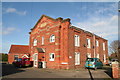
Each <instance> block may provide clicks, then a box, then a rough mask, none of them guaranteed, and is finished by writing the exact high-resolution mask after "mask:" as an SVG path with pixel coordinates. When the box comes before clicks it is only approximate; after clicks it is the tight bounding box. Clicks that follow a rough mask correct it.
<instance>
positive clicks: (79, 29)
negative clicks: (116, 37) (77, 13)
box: [70, 26, 107, 41]
mask: <svg viewBox="0 0 120 80" xmlns="http://www.w3.org/2000/svg"><path fill="white" fill-rule="evenodd" d="M70 28H73V29H76V30H78V31H84V32H85V33H90V34H91V35H95V36H97V37H99V38H102V37H100V36H98V35H96V34H94V33H92V32H89V31H86V30H83V29H81V28H78V27H75V26H70ZM102 39H104V38H102ZM104 40H106V39H104ZM106 41H107V40H106Z"/></svg>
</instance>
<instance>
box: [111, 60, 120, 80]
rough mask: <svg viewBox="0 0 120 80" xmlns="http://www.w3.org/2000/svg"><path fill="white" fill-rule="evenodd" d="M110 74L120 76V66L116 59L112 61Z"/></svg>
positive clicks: (115, 76) (114, 76)
mask: <svg viewBox="0 0 120 80" xmlns="http://www.w3.org/2000/svg"><path fill="white" fill-rule="evenodd" d="M112 76H113V78H120V68H119V63H118V62H117V61H116V62H112Z"/></svg>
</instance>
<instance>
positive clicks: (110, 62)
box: [108, 59, 118, 66]
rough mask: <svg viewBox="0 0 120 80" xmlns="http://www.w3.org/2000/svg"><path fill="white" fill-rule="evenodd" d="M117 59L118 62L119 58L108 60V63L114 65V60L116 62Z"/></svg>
mask: <svg viewBox="0 0 120 80" xmlns="http://www.w3.org/2000/svg"><path fill="white" fill-rule="evenodd" d="M115 61H117V62H118V59H111V61H109V62H108V63H109V66H112V62H115Z"/></svg>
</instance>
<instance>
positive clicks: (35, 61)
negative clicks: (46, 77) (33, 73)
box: [34, 53, 38, 67]
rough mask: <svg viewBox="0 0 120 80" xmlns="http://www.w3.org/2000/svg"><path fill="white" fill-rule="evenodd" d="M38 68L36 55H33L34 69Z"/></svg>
mask: <svg viewBox="0 0 120 80" xmlns="http://www.w3.org/2000/svg"><path fill="white" fill-rule="evenodd" d="M37 66H38V53H35V54H34V67H37Z"/></svg>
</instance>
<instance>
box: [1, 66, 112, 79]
mask: <svg viewBox="0 0 120 80" xmlns="http://www.w3.org/2000/svg"><path fill="white" fill-rule="evenodd" d="M108 73H109V74H108ZM110 76H111V75H110V71H108V68H107V67H106V68H104V69H98V70H91V69H90V70H88V69H77V70H56V69H42V68H34V67H28V68H16V67H14V66H13V65H10V64H2V78H3V79H4V78H86V79H89V80H95V79H98V78H99V79H100V78H104V79H106V78H109V80H110V79H111V77H110Z"/></svg>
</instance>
